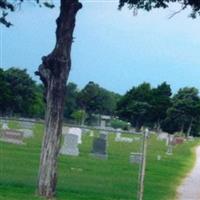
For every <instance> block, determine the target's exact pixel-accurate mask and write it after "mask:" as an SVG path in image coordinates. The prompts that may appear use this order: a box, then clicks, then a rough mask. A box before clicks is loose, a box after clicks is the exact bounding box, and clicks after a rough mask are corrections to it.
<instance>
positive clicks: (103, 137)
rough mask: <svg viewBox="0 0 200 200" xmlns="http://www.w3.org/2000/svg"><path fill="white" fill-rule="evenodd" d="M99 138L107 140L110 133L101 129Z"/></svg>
mask: <svg viewBox="0 0 200 200" xmlns="http://www.w3.org/2000/svg"><path fill="white" fill-rule="evenodd" d="M99 138H102V139H104V140H107V139H108V135H107V133H106V132H104V131H101V132H100V134H99Z"/></svg>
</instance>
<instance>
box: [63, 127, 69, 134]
mask: <svg viewBox="0 0 200 200" xmlns="http://www.w3.org/2000/svg"><path fill="white" fill-rule="evenodd" d="M68 132H69V127H68V126H63V127H62V134H66V133H68Z"/></svg>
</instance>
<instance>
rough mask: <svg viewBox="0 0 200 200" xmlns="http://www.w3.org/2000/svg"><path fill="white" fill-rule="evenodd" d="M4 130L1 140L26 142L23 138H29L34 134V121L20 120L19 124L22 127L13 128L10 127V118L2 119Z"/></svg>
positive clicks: (0, 136) (15, 142) (17, 142)
mask: <svg viewBox="0 0 200 200" xmlns="http://www.w3.org/2000/svg"><path fill="white" fill-rule="evenodd" d="M0 122H1V124H2V128H1V129H2V130H1V135H0V140H1V141H4V142H8V143H14V144H24V143H23V138H29V137H32V136H33V130H32V129H33V125H34V123H33V122H28V121H20V122H19V126H20V127H21V128H22V129H18V130H13V129H10V128H9V127H8V123H9V121H8V120H1V121H0Z"/></svg>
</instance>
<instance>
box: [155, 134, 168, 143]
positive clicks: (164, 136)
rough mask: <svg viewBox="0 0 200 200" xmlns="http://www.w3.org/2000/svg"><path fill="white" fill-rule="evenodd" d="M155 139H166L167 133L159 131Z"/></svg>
mask: <svg viewBox="0 0 200 200" xmlns="http://www.w3.org/2000/svg"><path fill="white" fill-rule="evenodd" d="M157 139H158V140H162V141H168V133H164V132H163V133H159V134H158V137H157Z"/></svg>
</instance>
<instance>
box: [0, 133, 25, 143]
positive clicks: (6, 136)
mask: <svg viewBox="0 0 200 200" xmlns="http://www.w3.org/2000/svg"><path fill="white" fill-rule="evenodd" d="M22 139H23V133H22V132H20V131H14V130H3V131H2V133H1V138H0V140H1V141H4V142H8V143H13V144H24V143H23V141H22Z"/></svg>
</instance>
